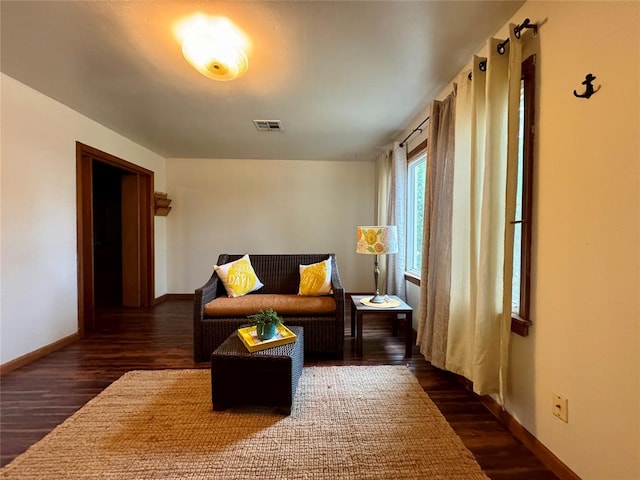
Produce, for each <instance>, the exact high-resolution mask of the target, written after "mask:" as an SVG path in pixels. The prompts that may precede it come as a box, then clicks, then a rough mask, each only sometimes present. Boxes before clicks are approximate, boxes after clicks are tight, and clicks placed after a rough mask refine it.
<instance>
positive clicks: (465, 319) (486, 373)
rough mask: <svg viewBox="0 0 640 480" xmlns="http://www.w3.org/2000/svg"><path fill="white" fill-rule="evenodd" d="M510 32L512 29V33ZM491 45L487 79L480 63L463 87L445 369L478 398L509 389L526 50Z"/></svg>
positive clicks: (514, 44)
mask: <svg viewBox="0 0 640 480" xmlns="http://www.w3.org/2000/svg"><path fill="white" fill-rule="evenodd" d="M510 30H511V32H513V26H511V28H510ZM499 42H500V40H497V39H491V40H490V41H489V45H488V51H489V55H488V58H487V70H486V73H484V72H482V71H480V69H479V63H480V61H481V60H482V59H480V58H475V59H474V66H473V71H472V80H471V81H469V80H468V78H467V77H468V72H464V73H462V74H461V75H460V76H459V77H458V79H457V81H458V101H457V103H456V124H455V151H456V155H455V173H454V176H455V182H454V189H453V211H454V212H455V215H454V217H453V221H452V224H451V235H452V244H453V245H454V248H453V250H452V255H451V292H450V295H451V297H450V308H449V329H448V342H447V351H446V362H445V368H446V369H447V370H450V371H453V372H455V373H458V374H461V375H463V376H464V377H466V378H468V379H469V380H471V381H472V382H473V388H474V391H475V392H476V393H478V394H490V393H497V394H499V401H502V394H503V392H504V389H505V380H506V368H507V362H508V346H509V332H510V321H511V272H512V262H513V259H512V247H513V227H512V225H511V224H510V222H511V221H512V220H513V214H514V208H515V188H514V187H515V181H514V175H515V169H514V166H517V147H518V130H517V127H518V120H517V118H518V117H517V116H518V108H519V91H520V75H521V71H520V63H521V45H520V41H519V40H518V39H517V38H515V36H514V35H513V33H512V34H511V36H510V40H509V44H508V54H505V55H499V54H498V53H497V48H496V47H497V45H498V43H499Z"/></svg>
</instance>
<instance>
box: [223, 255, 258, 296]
mask: <svg viewBox="0 0 640 480" xmlns="http://www.w3.org/2000/svg"><path fill="white" fill-rule="evenodd" d="M213 269H214V270H215V271H216V273H217V274H218V277H220V280H222V283H223V284H224V288H225V289H226V290H227V295H228V296H229V297H234V298H235V297H241V296H243V295H246V294H247V293H250V292H255V291H256V290H258V289H259V288H262V287H264V284H263V283H262V282H261V281H260V279H259V278H258V276H257V275H256V272H255V271H254V270H253V266H252V265H251V260H250V259H249V255H248V254H247V255H244V256H242V257H241V258H239V259H238V260H235V261H233V262H229V263H225V264H224V265H215V266H214V267H213Z"/></svg>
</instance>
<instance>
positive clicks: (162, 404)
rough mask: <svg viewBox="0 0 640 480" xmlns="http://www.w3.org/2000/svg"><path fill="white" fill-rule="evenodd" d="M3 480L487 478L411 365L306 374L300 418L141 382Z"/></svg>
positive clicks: (85, 411) (54, 437) (178, 376)
mask: <svg viewBox="0 0 640 480" xmlns="http://www.w3.org/2000/svg"><path fill="white" fill-rule="evenodd" d="M245 380H246V381H247V382H250V381H251V379H250V378H247V379H245ZM0 477H1V478H6V479H13V478H20V479H47V480H51V479H117V480H136V479H202V480H204V479H251V480H255V479H274V480H282V479H327V480H332V479H381V480H398V479H421V480H422V479H431V480H433V479H441V480H444V479H446V480H449V479H459V480H475V479H483V480H486V479H487V477H486V476H485V475H484V474H483V473H482V471H481V469H480V467H479V466H478V464H477V463H476V461H475V459H474V458H473V456H472V455H471V453H470V452H469V451H468V450H467V449H466V448H465V447H464V445H463V444H462V442H461V440H460V439H459V437H457V436H456V434H455V433H454V432H453V430H452V428H451V427H450V426H449V424H448V423H447V422H446V420H445V419H444V417H443V416H442V414H441V413H440V412H439V411H438V409H437V408H436V406H435V405H434V404H433V402H432V401H431V400H430V399H429V397H428V396H427V395H426V394H425V393H424V391H423V390H422V389H421V388H420V385H419V384H418V381H417V380H416V378H415V377H414V376H413V374H412V373H411V372H410V371H409V370H408V369H407V368H406V367H403V366H342V367H307V368H304V371H303V374H302V376H301V378H300V384H299V386H298V392H297V394H296V399H295V402H294V404H293V407H292V412H291V415H290V416H283V415H282V414H279V413H277V411H276V410H274V409H270V408H267V407H234V408H230V409H228V410H224V411H217V412H214V411H212V408H211V378H210V372H209V371H208V370H161V371H133V372H129V373H127V374H125V375H124V376H123V377H122V378H120V379H119V380H118V381H116V382H114V383H113V384H112V385H111V386H110V387H108V388H107V389H106V390H104V391H103V392H102V393H101V394H100V395H98V396H97V397H96V398H94V399H93V400H91V401H90V402H89V403H87V404H86V405H85V406H84V407H83V408H82V409H80V410H79V411H78V412H76V413H75V414H74V415H73V416H72V417H70V418H69V419H68V420H66V421H65V422H64V423H62V424H61V425H59V426H58V427H56V428H55V429H54V430H53V431H52V432H51V433H50V434H49V435H47V436H46V437H45V438H43V439H42V440H41V441H40V442H38V443H36V444H35V445H33V446H32V447H31V448H30V449H29V450H27V451H26V452H25V453H24V454H22V455H20V456H19V457H17V458H16V459H15V460H14V461H13V462H12V463H10V464H9V465H7V466H6V467H4V468H3V469H2V470H1V471H0Z"/></svg>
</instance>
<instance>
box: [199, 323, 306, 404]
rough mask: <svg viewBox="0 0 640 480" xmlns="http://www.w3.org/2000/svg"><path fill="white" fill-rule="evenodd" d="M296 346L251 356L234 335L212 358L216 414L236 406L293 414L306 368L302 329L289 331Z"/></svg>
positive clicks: (234, 334) (212, 395)
mask: <svg viewBox="0 0 640 480" xmlns="http://www.w3.org/2000/svg"><path fill="white" fill-rule="evenodd" d="M288 328H289V329H290V330H291V331H292V332H293V333H295V334H296V336H297V339H296V341H295V342H294V343H288V344H286V345H280V346H278V347H273V348H267V349H265V350H260V351H257V352H253V353H251V352H249V351H248V350H247V348H246V347H245V346H244V344H243V343H242V341H241V340H240V339H239V338H238V334H237V332H233V333H232V334H231V335H230V336H229V338H227V339H226V340H225V341H224V342H223V343H222V345H220V346H219V347H218V348H216V349H215V350H214V351H213V353H212V354H211V402H212V404H213V409H214V410H223V409H224V408H226V407H228V406H230V405H234V404H254V405H268V406H275V407H278V408H279V409H280V410H282V411H284V413H285V414H287V415H289V414H290V413H291V405H292V403H293V399H294V397H295V395H296V389H297V387H298V380H299V379H300V375H301V374H302V367H303V365H304V333H303V330H304V329H303V328H302V327H288Z"/></svg>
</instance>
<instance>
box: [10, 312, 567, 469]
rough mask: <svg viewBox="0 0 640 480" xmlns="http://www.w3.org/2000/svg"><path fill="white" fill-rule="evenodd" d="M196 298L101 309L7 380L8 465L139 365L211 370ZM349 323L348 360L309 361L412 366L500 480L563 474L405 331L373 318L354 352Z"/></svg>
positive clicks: (481, 461) (313, 361)
mask: <svg viewBox="0 0 640 480" xmlns="http://www.w3.org/2000/svg"><path fill="white" fill-rule="evenodd" d="M192 305H193V303H192V302H191V301H185V300H172V301H167V302H164V303H162V304H160V305H157V306H154V307H151V308H146V309H132V310H127V309H119V310H113V311H103V312H101V313H100V314H99V328H98V329H97V331H96V332H94V333H92V334H91V335H89V336H88V337H87V338H86V339H83V340H80V341H78V342H76V343H74V344H73V345H70V346H68V347H65V348H63V349H61V350H58V351H56V352H54V353H52V354H50V355H48V356H46V357H44V358H42V359H39V360H37V361H35V362H33V363H31V364H29V365H27V366H24V367H22V368H19V369H17V370H15V371H13V372H10V373H8V374H6V375H4V376H3V377H2V378H1V380H0V415H1V417H0V453H1V464H2V465H6V464H7V463H9V462H10V461H11V460H13V459H14V458H15V457H16V456H17V455H19V454H20V453H22V452H24V451H25V450H26V449H27V448H28V447H29V446H30V445H32V444H33V443H35V442H37V441H38V440H40V439H41V438H42V437H44V436H45V435H46V434H47V433H48V432H49V431H50V430H51V429H52V428H54V427H55V426H56V425H58V424H60V423H61V422H63V421H64V420H65V419H66V418H67V417H69V416H70V415H72V414H73V413H74V412H75V411H77V410H78V409H80V408H81V407H82V406H83V405H84V404H85V403H86V402H87V401H88V400H90V399H91V398H93V397H95V396H96V395H97V394H98V393H100V392H101V391H102V390H103V389H104V388H105V387H107V386H108V385H109V384H111V383H112V382H113V381H114V380H116V379H118V378H119V377H120V376H121V375H122V374H123V373H125V372H127V371H129V370H136V369H165V368H208V367H209V365H208V364H207V363H194V361H193V356H192V326H191V315H192V313H191V311H192ZM349 324H350V322H349V320H348V319H347V321H345V326H346V332H345V334H346V335H345V355H344V360H342V361H337V360H331V359H319V358H317V359H314V358H309V359H305V364H306V365H379V364H393V365H403V364H406V365H408V367H409V368H410V369H411V371H412V372H413V373H414V374H415V375H416V377H417V378H418V380H419V382H420V384H421V385H422V387H423V388H424V389H425V391H426V392H427V393H428V394H429V396H430V397H431V399H432V400H433V401H434V402H435V403H436V405H437V406H438V408H439V409H440V410H441V411H442V413H443V414H444V416H445V417H446V418H447V420H448V421H449V423H450V424H451V426H452V427H453V429H454V430H455V431H456V432H457V434H458V435H459V436H460V437H461V438H462V441H463V442H464V444H465V445H466V446H467V448H469V450H470V451H471V452H472V453H473V454H474V455H475V457H476V459H477V461H478V463H479V464H480V466H481V467H482V469H483V470H484V471H485V472H486V474H487V475H488V476H489V477H490V478H491V479H493V480H516V479H517V480H548V479H557V478H558V477H556V476H555V475H554V474H552V473H551V472H550V471H549V470H548V469H546V468H545V467H544V465H542V463H541V462H539V461H538V460H537V458H536V457H534V456H533V455H532V454H531V453H530V452H529V450H527V449H526V448H525V447H524V446H523V445H522V444H520V443H519V442H518V441H517V440H516V439H515V438H514V437H513V436H511V434H509V433H508V432H507V431H506V430H505V429H504V428H503V426H502V425H501V424H500V423H499V422H498V421H497V420H496V419H495V417H494V416H493V415H492V414H491V413H489V411H488V410H486V408H485V407H484V406H483V405H482V404H481V403H480V401H479V400H478V399H477V398H476V397H475V396H474V395H473V394H472V393H470V392H469V391H467V390H466V389H465V388H464V387H463V386H462V385H461V383H460V382H459V381H458V379H457V378H456V377H455V376H454V375H451V374H448V373H446V372H442V371H440V370H438V369H436V368H433V367H432V366H431V365H430V364H429V363H428V362H426V361H425V359H424V357H423V356H422V355H420V353H419V352H418V350H417V347H414V355H413V358H411V359H405V358H404V343H403V337H402V334H403V332H402V330H401V332H400V336H399V337H395V338H394V337H391V336H390V325H389V324H388V323H387V322H385V321H384V320H376V319H374V318H371V319H370V320H368V319H366V318H365V322H364V324H365V326H364V339H365V340H364V356H363V358H356V357H354V356H353V350H354V348H355V342H354V340H353V339H352V338H351V337H350V336H349Z"/></svg>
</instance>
